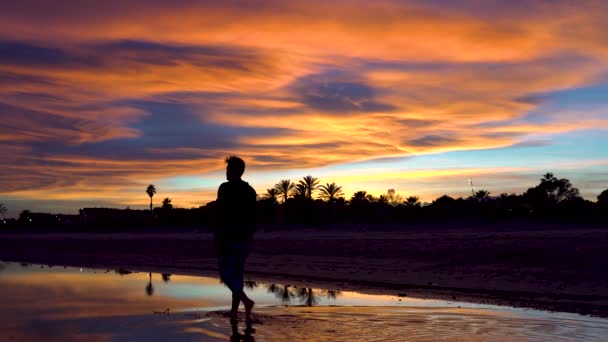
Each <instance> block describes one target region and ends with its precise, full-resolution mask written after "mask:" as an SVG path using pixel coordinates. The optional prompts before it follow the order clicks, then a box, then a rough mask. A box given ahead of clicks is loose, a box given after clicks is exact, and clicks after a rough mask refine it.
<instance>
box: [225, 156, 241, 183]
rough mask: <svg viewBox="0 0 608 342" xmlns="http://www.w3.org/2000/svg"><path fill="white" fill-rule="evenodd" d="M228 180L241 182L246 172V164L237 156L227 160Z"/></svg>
mask: <svg viewBox="0 0 608 342" xmlns="http://www.w3.org/2000/svg"><path fill="white" fill-rule="evenodd" d="M226 164H227V165H226V179H228V180H229V181H231V180H239V179H241V176H242V175H243V173H244V172H245V162H244V161H243V159H241V158H239V157H237V156H230V157H228V158H226Z"/></svg>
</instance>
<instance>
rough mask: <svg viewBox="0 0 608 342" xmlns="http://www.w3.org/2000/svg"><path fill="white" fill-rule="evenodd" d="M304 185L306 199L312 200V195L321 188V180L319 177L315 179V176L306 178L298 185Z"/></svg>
mask: <svg viewBox="0 0 608 342" xmlns="http://www.w3.org/2000/svg"><path fill="white" fill-rule="evenodd" d="M300 184H301V185H302V187H303V188H304V189H305V190H306V191H305V197H306V199H309V200H310V199H312V195H313V193H314V192H315V191H316V190H317V188H319V179H318V178H317V177H313V176H310V175H308V176H305V177H304V178H302V179H300V181H299V182H298V185H300Z"/></svg>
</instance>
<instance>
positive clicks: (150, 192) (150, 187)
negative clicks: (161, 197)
mask: <svg viewBox="0 0 608 342" xmlns="http://www.w3.org/2000/svg"><path fill="white" fill-rule="evenodd" d="M146 193H147V194H148V196H150V211H152V197H154V194H155V193H156V187H155V186H154V185H153V184H150V185H148V188H147V189H146Z"/></svg>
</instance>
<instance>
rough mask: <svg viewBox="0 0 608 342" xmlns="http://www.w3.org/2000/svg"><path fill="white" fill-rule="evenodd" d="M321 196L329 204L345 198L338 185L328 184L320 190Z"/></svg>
mask: <svg viewBox="0 0 608 342" xmlns="http://www.w3.org/2000/svg"><path fill="white" fill-rule="evenodd" d="M319 194H320V196H321V198H322V199H324V200H326V201H328V202H333V201H334V200H335V199H336V198H338V197H341V196H344V192H343V191H342V187H341V186H338V185H337V184H336V183H331V184H330V183H327V184H325V185H321V187H320V188H319Z"/></svg>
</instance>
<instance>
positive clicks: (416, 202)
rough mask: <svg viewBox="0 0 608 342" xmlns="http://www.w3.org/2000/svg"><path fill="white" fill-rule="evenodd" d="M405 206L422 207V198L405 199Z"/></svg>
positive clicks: (411, 197)
mask: <svg viewBox="0 0 608 342" xmlns="http://www.w3.org/2000/svg"><path fill="white" fill-rule="evenodd" d="M405 206H406V207H410V208H414V207H419V206H420V198H418V196H410V197H408V198H406V199H405Z"/></svg>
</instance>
